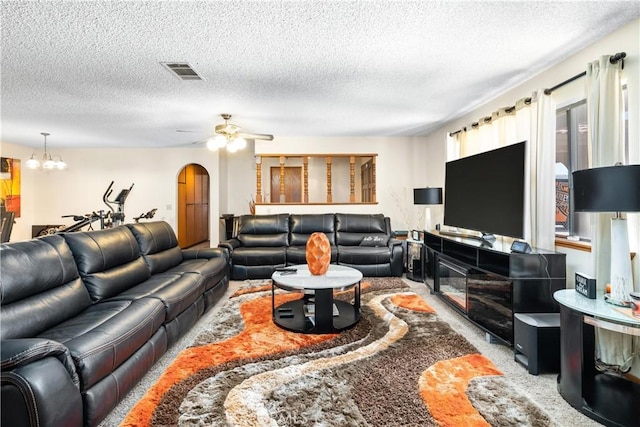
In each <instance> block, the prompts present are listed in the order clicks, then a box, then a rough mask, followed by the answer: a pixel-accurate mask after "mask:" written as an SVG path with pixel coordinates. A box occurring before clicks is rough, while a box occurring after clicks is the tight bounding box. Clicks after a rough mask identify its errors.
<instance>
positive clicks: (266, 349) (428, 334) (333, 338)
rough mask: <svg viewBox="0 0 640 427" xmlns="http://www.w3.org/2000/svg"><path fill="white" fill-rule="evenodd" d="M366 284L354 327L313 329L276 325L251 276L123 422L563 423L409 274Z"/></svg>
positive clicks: (265, 288) (264, 292) (264, 289)
mask: <svg viewBox="0 0 640 427" xmlns="http://www.w3.org/2000/svg"><path fill="white" fill-rule="evenodd" d="M267 283H268V282H267ZM362 289H363V292H362V319H361V320H360V322H359V323H358V324H357V325H356V326H355V327H353V328H351V329H349V330H347V331H344V332H342V333H340V334H328V335H311V334H299V333H292V332H287V331H285V330H283V329H280V328H278V327H277V326H275V325H274V324H273V321H272V319H271V287H270V286H269V285H268V284H267V285H265V282H260V283H257V282H255V281H254V282H248V283H247V284H246V285H244V286H243V287H241V288H240V289H239V290H238V291H237V292H236V293H235V294H234V295H233V296H232V297H231V298H230V299H229V301H228V302H227V303H226V304H225V306H223V307H221V308H220V310H218V312H217V316H216V320H215V321H214V322H213V323H212V324H210V325H207V326H206V327H204V328H203V331H202V332H201V333H200V334H199V335H198V337H197V338H196V340H195V342H194V343H193V345H192V346H191V347H189V348H187V349H185V350H184V351H182V352H181V353H180V354H179V355H178V357H177V358H176V360H175V361H173V362H172V364H171V365H170V366H169V367H168V368H167V370H166V371H165V372H164V373H163V374H162V376H161V377H160V379H159V380H158V381H157V382H156V383H155V384H154V385H153V386H152V387H151V388H150V389H149V391H148V392H147V393H146V395H145V396H144V397H143V398H142V399H141V400H140V401H139V402H138V403H137V404H136V405H135V406H134V407H133V408H132V410H131V411H130V412H129V414H128V415H127V416H126V418H125V420H124V421H123V423H122V425H123V426H138V427H139V426H173V425H180V426H183V425H184V426H187V425H188V426H192V425H201V426H204V425H206V426H242V427H245V426H259V427H262V426H385V427H387V426H418V425H420V426H489V425H491V426H513V425H518V426H552V425H554V423H553V421H552V420H551V419H550V418H549V417H548V416H547V415H546V414H545V413H544V412H543V411H542V410H541V409H540V408H538V407H537V406H536V405H535V404H534V403H533V402H531V401H530V400H529V399H528V398H527V397H525V396H524V395H523V394H522V393H519V392H518V391H517V390H515V388H514V387H513V386H512V385H511V384H510V383H509V382H508V381H507V380H506V379H505V378H504V377H503V376H502V374H501V372H500V371H499V370H498V369H496V368H495V366H493V364H492V363H491V361H490V360H489V359H487V358H486V357H484V356H482V355H481V354H479V352H478V350H477V349H476V348H475V347H474V346H473V345H471V344H470V343H469V342H468V341H467V340H466V339H465V338H464V337H463V336H461V335H459V334H458V333H456V332H455V331H454V330H452V329H451V327H450V326H449V325H448V324H447V323H445V322H442V321H441V320H440V319H439V318H438V316H437V314H436V313H435V312H434V310H433V309H432V308H431V307H430V306H429V305H427V304H426V302H425V301H424V300H423V299H422V298H420V297H419V296H418V295H416V294H415V293H413V292H410V291H409V288H408V287H407V285H406V284H404V283H403V282H402V280H400V279H399V278H367V279H365V281H364V283H363V287H362ZM299 297H300V296H299V295H295V294H293V295H291V294H284V293H277V294H276V299H277V301H276V303H277V304H279V303H282V302H284V301H286V300H288V299H292V298H299ZM352 297H353V294H352V293H349V292H346V293H343V294H340V295H337V298H342V299H345V300H350V299H351V298H352Z"/></svg>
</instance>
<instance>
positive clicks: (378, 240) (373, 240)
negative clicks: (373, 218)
mask: <svg viewBox="0 0 640 427" xmlns="http://www.w3.org/2000/svg"><path fill="white" fill-rule="evenodd" d="M388 244H389V236H387V235H386V234H370V235H367V236H364V237H363V238H362V240H361V241H360V246H369V247H372V246H387V245H388Z"/></svg>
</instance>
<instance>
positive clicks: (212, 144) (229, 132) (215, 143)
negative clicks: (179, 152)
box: [194, 113, 273, 153]
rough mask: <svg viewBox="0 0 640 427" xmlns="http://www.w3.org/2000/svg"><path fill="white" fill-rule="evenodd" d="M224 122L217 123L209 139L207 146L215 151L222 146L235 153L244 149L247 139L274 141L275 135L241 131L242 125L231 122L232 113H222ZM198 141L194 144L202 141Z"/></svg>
mask: <svg viewBox="0 0 640 427" xmlns="http://www.w3.org/2000/svg"><path fill="white" fill-rule="evenodd" d="M220 116H221V117H222V119H223V120H224V123H222V124H219V125H216V127H215V128H214V129H215V135H214V136H212V137H211V138H209V139H207V140H206V141H207V148H208V149H209V150H212V151H215V150H219V149H221V148H226V149H227V151H228V152H230V153H235V152H236V151H238V150H242V149H243V148H245V147H246V146H247V139H263V140H266V141H272V140H273V135H267V134H263V133H247V132H241V131H240V127H239V126H237V125H234V124H233V123H229V119H231V114H226V113H225V114H221V115H220ZM200 142H202V141H197V142H195V143H194V144H197V143H200Z"/></svg>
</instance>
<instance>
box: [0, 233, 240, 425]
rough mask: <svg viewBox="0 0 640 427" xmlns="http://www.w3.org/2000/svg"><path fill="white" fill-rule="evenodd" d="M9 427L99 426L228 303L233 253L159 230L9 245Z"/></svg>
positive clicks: (1, 262)
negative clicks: (187, 243) (207, 316)
mask: <svg viewBox="0 0 640 427" xmlns="http://www.w3.org/2000/svg"><path fill="white" fill-rule="evenodd" d="M0 268H1V270H0V272H1V281H0V292H1V294H0V296H1V300H0V310H1V311H0V315H1V318H2V321H1V323H0V334H1V338H2V342H1V347H0V350H1V356H2V366H1V369H2V373H1V380H2V381H1V382H2V395H1V398H2V408H1V409H2V420H1V423H2V425H3V426H5V425H6V426H65V427H69V426H81V425H86V426H94V425H97V424H98V423H99V422H100V421H101V420H102V419H103V418H104V417H105V416H106V415H107V414H108V413H109V411H111V410H112V409H113V408H114V407H115V406H116V404H117V403H118V402H119V401H120V400H121V399H122V398H123V397H124V396H125V394H126V393H127V392H128V391H129V390H130V389H131V388H132V387H133V386H134V385H135V384H136V383H137V382H138V381H139V380H140V379H141V378H142V376H143V375H144V374H145V373H146V372H147V371H148V370H149V369H150V368H151V366H152V365H153V364H154V363H155V362H156V361H157V360H158V359H159V358H160V356H161V355H162V354H164V353H165V352H166V350H167V348H168V347H169V346H171V345H172V344H173V343H174V342H175V341H176V340H177V339H178V338H179V337H180V336H181V335H182V334H184V332H185V331H187V330H188V329H189V328H191V326H193V324H194V323H195V322H196V320H197V319H198V318H199V317H200V316H202V314H203V313H204V312H205V311H206V310H207V309H208V308H210V307H211V306H213V305H214V304H215V303H216V301H218V300H219V299H220V298H221V296H222V295H223V294H224V292H225V290H226V289H227V287H228V282H229V259H228V255H227V252H226V251H224V250H222V249H219V248H209V249H201V250H195V249H193V250H190V249H187V250H181V249H180V248H179V247H178V242H177V239H176V236H175V233H174V232H173V230H172V228H171V227H170V226H169V224H167V223H165V222H149V223H139V224H130V225H126V226H120V227H116V228H112V229H106V230H99V231H87V232H76V233H66V234H62V235H50V236H46V237H41V238H38V239H33V240H28V241H23V242H15V243H4V244H2V245H1V246H0Z"/></svg>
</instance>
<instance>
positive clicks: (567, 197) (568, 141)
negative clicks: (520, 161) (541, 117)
mask: <svg viewBox="0 0 640 427" xmlns="http://www.w3.org/2000/svg"><path fill="white" fill-rule="evenodd" d="M627 92H628V91H627V87H626V85H625V86H623V88H622V96H623V114H624V122H623V129H624V141H625V164H626V163H628V161H627V160H628V158H629V113H628V111H629V109H628V105H629V103H628V97H627V96H628V95H627ZM587 153H588V143H587V102H586V100H582V101H580V102H577V103H575V104H572V105H569V106H567V107H564V108H562V109H559V110H558V111H557V112H556V169H555V175H556V236H558V237H568V236H577V237H580V240H581V241H586V242H588V241H590V240H591V220H590V218H591V215H590V214H589V213H587V212H574V211H573V207H572V203H571V201H572V198H571V192H570V188H571V187H572V183H571V173H572V172H574V171H577V170H580V169H586V168H588V167H589V159H588V154H587Z"/></svg>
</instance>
